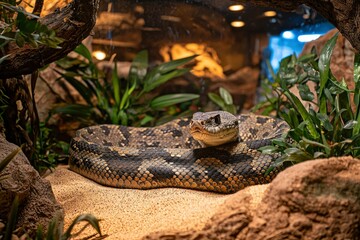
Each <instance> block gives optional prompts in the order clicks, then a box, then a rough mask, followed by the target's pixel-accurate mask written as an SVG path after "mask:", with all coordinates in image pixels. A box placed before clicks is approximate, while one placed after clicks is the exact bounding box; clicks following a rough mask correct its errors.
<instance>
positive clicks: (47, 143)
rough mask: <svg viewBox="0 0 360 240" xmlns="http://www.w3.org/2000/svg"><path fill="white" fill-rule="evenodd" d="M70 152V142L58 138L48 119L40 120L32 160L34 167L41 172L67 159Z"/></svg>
mask: <svg viewBox="0 0 360 240" xmlns="http://www.w3.org/2000/svg"><path fill="white" fill-rule="evenodd" d="M29 131H31V130H29ZM68 152H69V143H67V142H64V141H61V140H59V139H57V137H56V136H55V133H54V131H53V129H51V128H49V127H48V126H47V121H45V122H40V131H39V136H38V138H37V139H36V143H35V151H34V153H33V155H32V157H31V161H30V162H31V163H32V165H33V167H34V168H35V169H36V170H38V171H39V172H40V173H42V172H43V171H45V170H46V169H51V168H54V167H55V166H56V165H57V163H59V162H61V161H65V160H66V159H67V156H68V155H67V154H68Z"/></svg>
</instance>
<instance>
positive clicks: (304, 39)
mask: <svg viewBox="0 0 360 240" xmlns="http://www.w3.org/2000/svg"><path fill="white" fill-rule="evenodd" d="M320 36H321V34H304V35H300V36H298V38H297V39H298V41H299V42H310V41H313V40H315V39H318V38H319V37H320Z"/></svg>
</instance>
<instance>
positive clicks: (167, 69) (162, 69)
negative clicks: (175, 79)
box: [158, 55, 198, 74]
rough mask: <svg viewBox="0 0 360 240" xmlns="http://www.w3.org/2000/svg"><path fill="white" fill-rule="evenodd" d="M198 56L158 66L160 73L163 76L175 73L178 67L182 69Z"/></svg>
mask: <svg viewBox="0 0 360 240" xmlns="http://www.w3.org/2000/svg"><path fill="white" fill-rule="evenodd" d="M197 56H198V55H193V56H190V57H186V58H180V59H177V60H173V61H170V62H166V63H162V64H160V65H159V66H158V71H159V73H161V74H163V73H167V72H170V71H173V70H175V69H176V68H177V67H180V66H182V65H184V64H186V63H188V62H190V61H191V60H193V59H194V58H196V57H197Z"/></svg>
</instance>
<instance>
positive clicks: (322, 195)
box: [144, 157, 360, 240]
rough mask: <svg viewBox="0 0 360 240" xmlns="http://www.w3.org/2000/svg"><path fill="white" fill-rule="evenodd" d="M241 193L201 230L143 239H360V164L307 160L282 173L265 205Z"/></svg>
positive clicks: (347, 160)
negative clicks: (251, 201)
mask: <svg viewBox="0 0 360 240" xmlns="http://www.w3.org/2000/svg"><path fill="white" fill-rule="evenodd" d="M249 197H250V196H249V195H246V194H245V195H244V194H243V193H242V191H239V192H238V193H236V194H234V195H233V196H232V197H231V198H229V199H228V200H227V201H226V202H225V203H224V205H223V206H222V208H221V209H219V211H218V212H217V213H216V214H215V215H214V216H213V217H212V218H211V220H210V221H209V222H208V223H207V224H206V226H205V227H204V228H203V229H202V230H200V231H188V232H168V233H164V232H158V233H153V234H151V235H148V236H146V237H145V238H144V239H238V240H241V239H251V240H253V239H254V240H256V239H360V161H359V160H357V159H353V158H351V157H340V158H330V159H322V160H314V161H307V162H304V163H301V164H298V165H296V166H293V167H290V168H288V169H286V170H285V171H283V172H281V173H280V174H279V175H278V176H277V177H276V178H275V179H274V180H273V182H272V183H270V185H269V188H268V189H267V191H266V193H265V195H264V197H263V199H262V201H261V203H260V205H259V206H258V207H257V208H256V207H251V206H250V205H249V204H248V202H249Z"/></svg>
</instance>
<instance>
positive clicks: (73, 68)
mask: <svg viewBox="0 0 360 240" xmlns="http://www.w3.org/2000/svg"><path fill="white" fill-rule="evenodd" d="M75 52H77V53H79V54H80V55H81V56H83V57H84V58H85V59H86V60H81V59H78V58H69V57H68V58H65V59H63V60H60V61H58V62H57V67H58V68H60V69H61V70H58V69H56V70H55V71H57V72H58V73H59V74H60V75H61V77H60V78H59V79H58V81H60V79H62V80H65V81H66V82H67V83H69V84H70V85H71V86H73V87H74V88H75V89H76V90H77V92H78V93H79V94H80V95H81V97H82V98H83V99H84V101H85V103H84V104H78V103H71V104H69V103H66V104H63V105H62V106H57V107H56V108H54V110H53V113H60V114H63V115H70V116H72V117H76V118H78V119H80V120H82V121H83V122H85V123H87V124H89V122H90V123H93V122H95V123H113V124H122V125H136V126H140V125H141V126H143V125H153V124H154V123H155V122H156V120H158V119H159V118H160V117H162V114H164V113H165V114H166V112H165V110H166V108H168V107H171V106H173V105H175V104H180V103H184V102H188V101H191V100H194V99H197V98H198V97H199V96H198V95H197V94H187V93H178V94H168V95H162V96H156V93H155V91H154V90H156V88H158V87H159V86H161V85H162V84H164V83H166V82H167V81H169V80H171V79H173V78H175V77H179V76H181V75H183V74H185V73H187V72H188V71H189V69H187V68H181V69H180V68H179V67H180V66H182V65H184V64H186V63H188V62H190V61H191V60H192V59H194V57H195V56H192V57H187V58H183V59H178V60H174V61H170V62H166V63H162V64H160V65H158V66H156V67H154V68H153V69H149V68H148V53H147V51H145V50H144V51H141V52H139V53H138V54H137V55H136V57H135V59H134V60H133V62H132V64H131V67H130V71H129V74H128V77H127V79H120V78H119V77H118V74H117V64H116V63H114V68H113V70H112V73H111V79H110V80H109V79H106V77H105V74H104V73H102V72H101V71H99V70H98V69H97V67H96V65H95V64H94V62H93V61H92V57H91V54H90V52H89V50H88V49H87V48H86V47H85V46H84V45H79V46H78V47H77V48H76V49H75ZM154 95H155V96H154ZM72 101H73V102H75V100H72Z"/></svg>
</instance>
